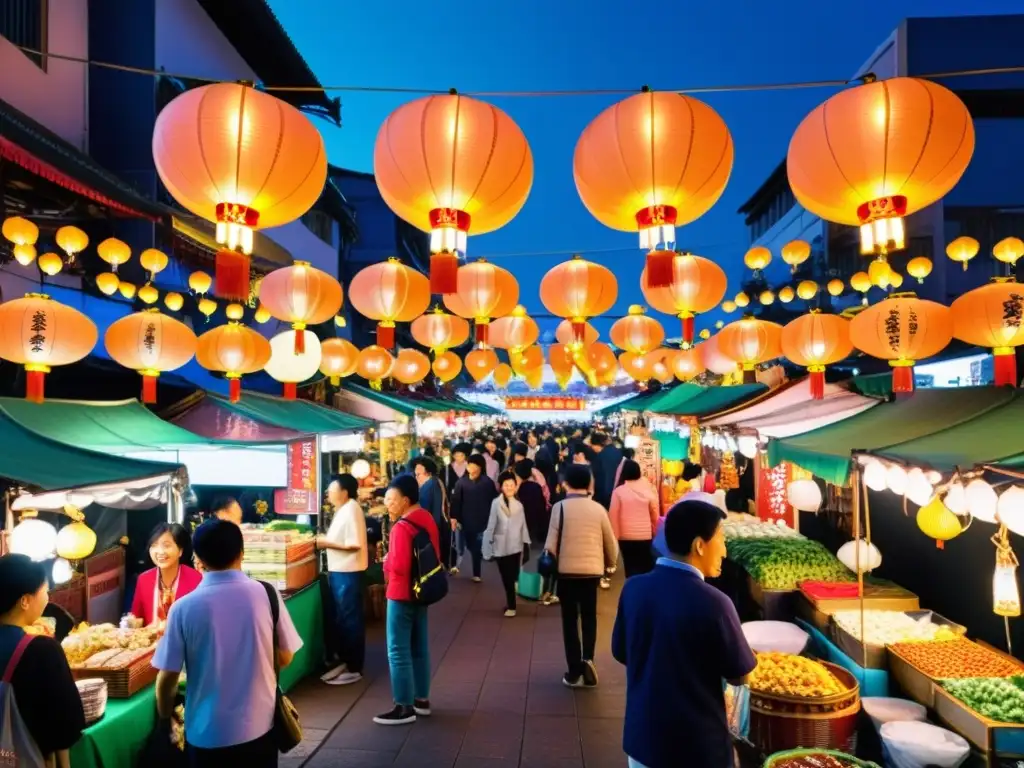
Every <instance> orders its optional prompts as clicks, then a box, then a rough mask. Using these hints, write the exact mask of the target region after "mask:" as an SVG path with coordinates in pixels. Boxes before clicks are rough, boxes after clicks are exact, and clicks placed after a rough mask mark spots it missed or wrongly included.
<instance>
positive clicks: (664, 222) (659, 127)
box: [573, 89, 733, 304]
mask: <svg viewBox="0 0 1024 768" xmlns="http://www.w3.org/2000/svg"><path fill="white" fill-rule="evenodd" d="M732 160H733V145H732V136H731V135H730V134H729V129H728V127H726V125H725V122H724V121H723V120H722V118H721V117H720V116H719V115H718V113H717V112H715V110H713V109H712V108H711V107H709V106H708V105H707V104H705V103H704V102H702V101H698V100H697V99H694V98H691V97H689V96H684V95H682V94H679V93H671V92H667V91H665V92H658V93H655V92H653V91H648V90H647V89H645V92H644V93H639V94H636V95H635V96H630V97H629V98H627V99H624V100H623V101H620V102H619V103H618V104H614V105H612V106H611V107H609V108H608V109H606V110H605V111H604V112H602V113H601V114H600V115H598V116H597V117H596V118H595V119H594V120H593V122H591V123H590V125H588V126H587V127H586V129H585V130H584V131H583V134H582V135H581V136H580V138H579V141H578V142H577V143H576V151H575V153H574V155H573V176H574V178H575V179H576V189H577V191H578V192H579V195H580V198H581V199H582V200H583V205H584V206H586V208H587V210H588V211H590V213H591V214H592V215H593V216H594V218H596V219H597V220H598V221H600V222H601V223H602V224H604V225H605V226H606V227H610V228H612V229H617V230H620V231H624V232H637V231H639V233H640V248H642V249H644V250H646V251H647V252H648V253H647V269H648V270H649V271H650V272H651V285H652V286H653V287H655V288H665V287H668V286H669V285H670V284H671V283H672V280H673V267H672V257H673V255H674V251H675V241H676V232H675V229H676V227H677V226H682V225H684V224H689V223H690V222H692V221H695V220H696V219H698V218H700V217H701V216H703V215H704V214H705V213H707V211H708V210H710V209H711V206H713V205H714V204H715V202H716V201H717V200H718V198H719V197H720V196H721V194H722V192H723V191H724V190H725V185H726V182H727V181H728V180H729V174H730V173H731V171H732ZM715 303H716V304H717V302H715Z"/></svg>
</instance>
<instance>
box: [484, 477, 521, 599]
mask: <svg viewBox="0 0 1024 768" xmlns="http://www.w3.org/2000/svg"><path fill="white" fill-rule="evenodd" d="M518 485H519V484H518V483H517V482H516V476H515V474H514V473H512V472H502V473H501V475H500V476H499V477H498V487H499V488H500V489H501V493H500V494H499V495H498V497H497V498H496V499H495V500H494V501H493V502H491V516H490V519H489V520H488V521H487V530H486V531H485V532H484V539H483V555H484V558H485V559H487V560H494V562H496V563H497V564H498V573H500V574H501V583H502V585H503V586H504V587H505V616H507V617H509V618H511V617H512V616H515V615H516V582H517V581H518V580H519V569H520V568H521V567H522V564H523V548H524V547H525V546H526V545H528V544H529V543H530V532H529V530H528V528H527V526H526V513H525V512H524V510H523V505H522V504H521V503H520V502H519V499H517V498H516V489H517V488H518Z"/></svg>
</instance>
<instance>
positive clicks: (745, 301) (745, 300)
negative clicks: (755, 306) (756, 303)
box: [732, 291, 750, 307]
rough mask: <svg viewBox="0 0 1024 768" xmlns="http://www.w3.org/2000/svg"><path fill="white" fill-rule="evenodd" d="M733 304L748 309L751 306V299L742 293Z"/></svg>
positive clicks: (734, 299) (737, 295)
mask: <svg viewBox="0 0 1024 768" xmlns="http://www.w3.org/2000/svg"><path fill="white" fill-rule="evenodd" d="M732 303H733V304H735V305H736V306H737V307H746V306H749V305H750V297H749V296H747V294H745V293H743V291H740V292H739V293H737V294H736V296H735V297H734V298H733V300H732Z"/></svg>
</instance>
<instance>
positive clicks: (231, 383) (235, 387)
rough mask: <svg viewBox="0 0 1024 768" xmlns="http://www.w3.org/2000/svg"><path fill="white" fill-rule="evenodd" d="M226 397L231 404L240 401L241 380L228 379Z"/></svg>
mask: <svg viewBox="0 0 1024 768" xmlns="http://www.w3.org/2000/svg"><path fill="white" fill-rule="evenodd" d="M228 397H229V398H230V400H231V402H232V403H237V402H238V401H239V400H241V399H242V380H241V379H239V378H235V377H232V378H230V379H228Z"/></svg>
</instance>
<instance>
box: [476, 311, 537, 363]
mask: <svg viewBox="0 0 1024 768" xmlns="http://www.w3.org/2000/svg"><path fill="white" fill-rule="evenodd" d="M539 338H540V328H539V327H538V326H537V321H536V320H534V319H533V318H532V317H530V316H529V315H528V314H526V307H524V306H522V305H519V306H517V307H516V308H515V309H513V310H512V314H511V315H506V316H505V317H499V318H498V319H497V320H495V321H493V322H492V323H491V330H490V338H489V339H488V341H489V342H490V344H491V346H492V347H497V348H498V349H507V350H508V351H509V353H510V355H512V354H519V353H520V352H522V351H523V350H524V349H526V348H527V347H528V346H530V345H531V344H535V343H536V342H537V339H539Z"/></svg>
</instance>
